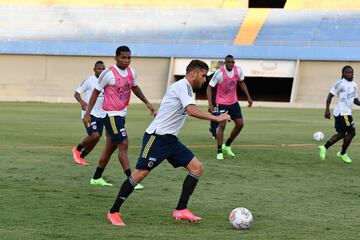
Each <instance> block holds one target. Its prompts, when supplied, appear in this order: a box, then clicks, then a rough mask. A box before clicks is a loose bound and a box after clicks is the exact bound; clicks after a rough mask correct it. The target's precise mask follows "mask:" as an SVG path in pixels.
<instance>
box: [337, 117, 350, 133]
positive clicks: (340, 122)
mask: <svg viewBox="0 0 360 240" xmlns="http://www.w3.org/2000/svg"><path fill="white" fill-rule="evenodd" d="M334 118H335V129H336V131H337V132H339V133H346V132H349V133H352V132H355V126H354V120H353V118H352V116H351V115H345V116H341V115H339V116H334Z"/></svg>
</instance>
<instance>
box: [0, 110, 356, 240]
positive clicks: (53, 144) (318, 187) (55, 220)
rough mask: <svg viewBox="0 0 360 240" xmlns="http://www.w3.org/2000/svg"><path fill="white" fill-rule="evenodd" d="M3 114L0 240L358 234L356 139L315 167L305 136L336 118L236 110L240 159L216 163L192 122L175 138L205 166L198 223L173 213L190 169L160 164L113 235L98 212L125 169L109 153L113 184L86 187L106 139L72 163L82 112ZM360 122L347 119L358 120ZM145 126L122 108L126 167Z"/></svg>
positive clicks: (195, 204)
mask: <svg viewBox="0 0 360 240" xmlns="http://www.w3.org/2000/svg"><path fill="white" fill-rule="evenodd" d="M0 109H1V114H0V132H1V138H0V151H1V154H0V159H1V161H0V169H1V174H0V190H1V194H0V236H1V237H0V238H1V239H21V240H23V239H101V240H103V239H187V238H191V239H264V240H271V239H276V240H278V239H309V240H310V239H311V240H312V239H322V240H323V239H334V240H335V239H359V238H360V234H359V230H358V229H359V228H360V222H359V219H360V188H359V180H360V178H359V172H360V160H359V159H360V149H359V145H358V143H357V142H358V140H357V138H355V140H354V144H353V145H351V146H350V148H349V151H348V153H349V156H350V157H352V159H353V164H351V165H347V164H345V163H343V162H341V161H340V160H338V159H337V158H336V156H335V154H336V152H337V151H338V150H339V149H340V144H337V145H335V146H334V147H332V148H331V149H329V151H328V159H327V160H326V161H324V162H321V161H320V160H318V152H317V148H316V146H317V143H316V142H314V141H313V140H312V133H313V132H315V131H317V130H321V131H323V132H324V133H325V138H328V137H329V136H330V135H331V134H332V133H334V129H333V120H331V121H328V120H326V119H324V118H323V110H314V109H313V110H309V109H275V108H253V109H248V108H243V113H244V117H245V128H244V130H243V132H242V133H241V134H240V136H239V137H238V138H237V139H236V140H235V142H234V144H235V146H234V147H233V149H234V152H235V153H237V157H236V158H232V159H230V158H225V160H224V161H217V160H216V159H215V156H216V147H215V142H214V141H213V140H212V139H211V138H210V133H209V132H208V125H209V124H208V122H207V121H202V120H198V119H194V118H191V117H189V118H188V119H187V122H186V124H185V126H184V127H183V129H182V131H181V133H180V135H179V138H180V139H181V141H182V142H183V143H184V144H186V145H189V146H193V147H192V150H193V152H194V153H195V155H196V156H197V157H198V158H199V159H200V160H201V161H202V163H203V165H204V168H205V171H204V174H203V176H202V177H201V180H200V182H199V184H198V186H197V188H196V190H195V192H194V194H193V196H192V198H191V200H190V203H189V208H191V209H192V210H193V212H194V213H196V214H199V215H200V216H202V217H203V218H204V221H203V222H202V223H200V224H189V223H183V224H174V223H173V221H172V219H171V215H170V214H171V211H172V209H173V208H174V207H175V206H176V203H177V200H178V197H179V194H180V189H181V186H182V181H183V179H184V177H185V176H186V171H185V170H184V169H173V168H172V167H171V166H170V165H169V164H168V163H167V162H166V161H165V162H163V163H162V164H161V165H160V166H159V167H158V168H156V169H155V170H154V171H153V172H152V173H151V174H150V175H149V176H148V177H147V178H146V179H145V180H144V182H143V185H144V186H145V188H144V190H142V191H137V192H134V193H133V194H132V195H131V196H130V198H129V199H128V200H127V202H126V203H125V204H124V206H123V208H122V213H123V218H124V220H125V222H126V224H127V227H126V228H117V227H114V226H112V225H110V224H108V223H107V222H106V221H105V215H106V212H107V211H108V209H109V208H110V207H111V205H112V203H113V200H114V198H115V196H116V194H117V192H118V186H119V185H120V184H121V183H122V182H123V180H124V174H123V173H122V169H121V167H120V165H119V163H118V161H117V158H116V156H114V157H113V158H112V160H111V162H110V163H109V166H108V168H107V169H106V171H105V173H104V175H105V176H106V178H107V180H109V181H110V182H112V183H114V184H115V187H97V186H91V185H90V184H89V180H90V178H91V177H92V175H93V172H94V170H95V166H96V162H97V159H98V157H99V155H100V152H101V149H102V147H103V145H104V143H103V142H100V143H99V146H98V147H97V148H96V149H95V150H94V151H93V152H92V153H91V154H90V155H89V157H88V160H89V162H90V163H91V165H90V166H87V167H83V166H78V165H75V164H74V163H73V161H72V155H71V146H73V145H75V144H77V143H78V142H79V140H80V139H81V138H82V137H83V136H84V134H85V130H84V129H83V126H82V123H81V121H80V108H79V107H78V105H75V104H38V103H0ZM202 109H203V110H205V108H202ZM358 116H359V112H358V111H356V112H354V119H355V121H356V120H357V119H360V118H359V117H358ZM150 121H151V117H150V116H149V113H148V112H147V111H146V109H145V108H144V106H142V105H133V106H131V107H130V109H129V113H128V117H127V125H126V126H127V130H128V134H129V136H130V146H131V148H130V149H129V157H130V160H131V164H132V167H133V166H134V165H135V162H136V159H137V155H138V153H139V148H137V147H136V146H138V145H140V143H141V139H142V135H143V132H144V129H145V128H146V127H147V125H148V124H149V123H150ZM231 125H232V123H230V124H229V125H228V128H227V132H229V131H230V129H231V127H230V126H231ZM257 144H264V145H266V146H256V145H257ZM283 144H310V145H305V146H292V145H290V146H285V145H283ZM199 145H202V147H197V146H199ZM207 145H209V146H211V145H213V146H211V147H207ZM235 207H246V208H249V209H250V210H251V212H252V214H253V216H254V224H253V226H252V227H251V228H250V229H249V230H247V231H236V230H234V229H232V228H231V226H230V225H229V223H228V215H229V213H230V211H231V210H232V209H233V208H235Z"/></svg>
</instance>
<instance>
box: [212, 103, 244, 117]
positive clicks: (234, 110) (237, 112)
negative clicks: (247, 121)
mask: <svg viewBox="0 0 360 240" xmlns="http://www.w3.org/2000/svg"><path fill="white" fill-rule="evenodd" d="M218 108H219V113H220V114H221V113H224V112H226V111H228V114H229V115H230V117H231V119H232V120H235V119H238V118H243V116H242V114H241V108H240V105H239V103H238V102H236V103H234V104H231V105H222V104H219V106H218Z"/></svg>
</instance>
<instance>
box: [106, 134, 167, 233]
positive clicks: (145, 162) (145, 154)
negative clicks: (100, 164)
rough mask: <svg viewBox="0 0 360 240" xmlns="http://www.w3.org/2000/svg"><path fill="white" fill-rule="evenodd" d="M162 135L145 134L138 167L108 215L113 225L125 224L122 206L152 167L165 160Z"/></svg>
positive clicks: (122, 186)
mask: <svg viewBox="0 0 360 240" xmlns="http://www.w3.org/2000/svg"><path fill="white" fill-rule="evenodd" d="M161 137H162V136H156V135H154V134H147V133H145V134H144V137H143V141H142V149H141V152H140V155H139V158H138V161H137V163H136V169H135V171H134V172H133V173H132V174H131V176H130V177H128V178H127V179H126V180H125V181H124V182H123V184H122V185H121V187H120V190H119V192H118V195H117V197H116V199H115V201H114V204H113V206H112V207H111V209H110V211H109V213H108V215H107V219H108V221H110V222H111V223H112V224H113V225H120V226H124V225H125V224H124V223H123V221H122V220H121V218H120V213H119V212H120V207H121V206H122V204H123V203H124V202H125V200H126V199H127V198H128V197H129V196H130V194H131V193H132V192H133V190H134V189H135V186H137V185H138V183H140V182H141V181H142V180H143V179H144V178H145V177H146V176H147V175H148V174H149V172H150V171H151V169H153V168H155V167H156V166H157V165H158V164H160V163H161V161H162V160H163V158H162V157H161V156H164V157H166V153H164V152H163V149H164V148H166V145H164V142H163V141H161V139H159V138H161Z"/></svg>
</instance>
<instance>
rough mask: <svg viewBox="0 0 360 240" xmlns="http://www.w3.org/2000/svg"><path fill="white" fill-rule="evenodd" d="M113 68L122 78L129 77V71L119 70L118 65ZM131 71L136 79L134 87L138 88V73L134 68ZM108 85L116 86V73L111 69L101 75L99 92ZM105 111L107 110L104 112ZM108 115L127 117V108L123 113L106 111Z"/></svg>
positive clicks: (97, 88)
mask: <svg viewBox="0 0 360 240" xmlns="http://www.w3.org/2000/svg"><path fill="white" fill-rule="evenodd" d="M113 67H114V68H115V69H116V70H117V71H118V72H119V74H120V76H122V77H127V75H128V72H127V70H126V69H125V70H122V69H120V68H118V67H117V66H116V64H114V65H113ZM130 71H131V73H132V75H133V77H134V86H137V85H138V79H137V76H136V72H135V70H134V69H133V68H130ZM107 85H110V86H112V85H115V76H114V73H113V72H112V71H111V70H110V68H107V69H105V70H104V71H103V72H102V73H101V75H100V76H99V81H98V84H97V85H96V87H95V88H96V90H98V91H103V90H104V88H105V87H106V86H107ZM104 111H105V110H104ZM106 113H107V114H108V115H109V116H110V117H111V116H121V117H125V115H126V113H127V107H126V108H124V109H123V110H121V111H106Z"/></svg>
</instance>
